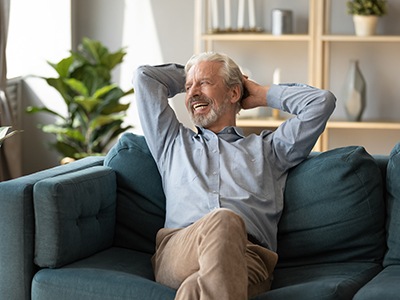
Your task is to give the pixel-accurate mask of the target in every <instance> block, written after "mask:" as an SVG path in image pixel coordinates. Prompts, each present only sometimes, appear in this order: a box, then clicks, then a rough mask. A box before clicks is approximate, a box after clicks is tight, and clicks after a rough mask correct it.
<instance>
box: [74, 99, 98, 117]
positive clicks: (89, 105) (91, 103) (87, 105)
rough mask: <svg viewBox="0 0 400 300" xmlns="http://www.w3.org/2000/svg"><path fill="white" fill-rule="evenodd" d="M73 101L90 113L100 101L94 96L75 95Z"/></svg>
mask: <svg viewBox="0 0 400 300" xmlns="http://www.w3.org/2000/svg"><path fill="white" fill-rule="evenodd" d="M75 102H76V103H78V104H79V105H80V106H82V107H83V108H84V109H85V111H86V112H87V113H91V112H92V111H93V110H94V109H95V108H96V107H97V106H98V105H99V103H100V99H98V98H94V97H83V96H76V97H75Z"/></svg>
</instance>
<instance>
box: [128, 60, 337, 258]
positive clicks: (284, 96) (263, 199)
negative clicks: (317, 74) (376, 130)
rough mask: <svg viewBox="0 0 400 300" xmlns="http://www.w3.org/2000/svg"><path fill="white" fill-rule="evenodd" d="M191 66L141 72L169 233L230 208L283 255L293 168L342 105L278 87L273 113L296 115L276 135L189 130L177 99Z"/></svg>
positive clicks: (138, 87)
mask: <svg viewBox="0 0 400 300" xmlns="http://www.w3.org/2000/svg"><path fill="white" fill-rule="evenodd" d="M184 87H185V74H184V70H183V66H181V65H175V64H168V65H162V66H142V67H139V68H138V70H137V71H136V73H135V77H134V88H135V95H136V101H137V106H138V110H139V116H140V121H141V125H142V129H143V132H144V135H145V138H146V141H147V143H148V146H149V148H150V151H151V153H152V155H153V157H154V159H155V161H156V163H157V166H158V169H159V171H160V174H161V177H162V182H163V188H164V192H165V195H166V201H167V204H166V221H165V227H167V228H182V227H186V226H188V225H190V224H192V223H194V222H195V221H197V220H198V219H200V218H201V217H203V216H204V215H206V214H207V213H209V212H211V211H212V210H214V209H217V208H220V207H223V208H228V209H231V210H232V211H234V212H236V213H238V214H239V215H241V216H242V217H243V219H244V221H245V224H246V228H247V231H248V233H249V234H251V235H252V236H254V237H255V238H256V239H257V240H258V241H259V242H261V244H262V245H264V246H265V247H267V248H269V249H271V250H273V251H276V247H277V241H276V237H277V225H278V222H279V218H280V216H281V213H282V209H283V194H284V188H285V183H286V177H287V173H288V170H289V169H290V168H292V167H293V166H295V165H297V164H298V163H300V162H301V161H302V160H304V159H305V158H306V157H307V156H308V154H309V153H310V151H311V150H312V148H313V146H314V144H315V142H316V141H317V139H318V137H319V135H320V134H321V133H322V132H323V130H324V128H325V125H326V122H327V120H328V119H329V117H330V115H331V113H332V112H333V110H334V107H335V101H336V99H335V97H334V96H333V94H332V93H330V92H329V91H325V90H319V89H316V88H313V87H310V86H308V85H301V84H291V85H272V86H271V88H270V90H269V92H268V94H267V97H266V98H267V99H266V101H267V103H268V105H269V106H270V107H273V108H277V109H280V110H283V111H285V112H289V113H291V114H293V115H294V117H292V118H290V119H288V120H287V121H285V122H284V123H283V124H282V125H281V126H279V128H278V129H276V130H275V131H270V130H265V131H263V132H262V133H261V134H260V135H256V134H251V135H249V136H247V137H245V136H243V134H242V131H241V130H240V128H237V127H226V128H224V129H223V130H222V131H221V132H219V133H218V134H215V133H213V132H212V131H210V130H207V129H204V128H198V132H197V133H196V132H194V131H193V130H191V129H189V128H187V127H185V126H183V125H182V124H181V123H180V122H179V121H178V119H177V118H176V116H175V113H174V111H173V109H172V108H171V107H170V106H169V98H172V97H173V96H175V95H176V94H178V93H181V92H184Z"/></svg>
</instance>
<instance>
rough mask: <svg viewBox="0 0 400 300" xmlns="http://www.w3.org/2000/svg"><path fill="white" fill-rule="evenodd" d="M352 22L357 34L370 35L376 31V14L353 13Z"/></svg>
mask: <svg viewBox="0 0 400 300" xmlns="http://www.w3.org/2000/svg"><path fill="white" fill-rule="evenodd" d="M353 22H354V29H355V31H356V35H357V36H370V35H374V34H375V33H376V26H377V24H378V16H360V15H353Z"/></svg>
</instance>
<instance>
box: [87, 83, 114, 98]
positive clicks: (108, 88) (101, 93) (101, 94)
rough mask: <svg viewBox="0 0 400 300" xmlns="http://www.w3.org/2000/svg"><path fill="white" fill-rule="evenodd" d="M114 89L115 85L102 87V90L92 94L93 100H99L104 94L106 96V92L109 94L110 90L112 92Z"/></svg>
mask: <svg viewBox="0 0 400 300" xmlns="http://www.w3.org/2000/svg"><path fill="white" fill-rule="evenodd" d="M115 88H117V85H116V84H110V85H106V86H103V87H102V88H100V89H98V90H97V91H96V92H95V93H94V94H93V97H94V98H101V97H102V96H104V95H105V94H107V93H108V92H110V91H111V90H113V89H115Z"/></svg>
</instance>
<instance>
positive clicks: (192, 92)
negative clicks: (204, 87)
mask: <svg viewBox="0 0 400 300" xmlns="http://www.w3.org/2000/svg"><path fill="white" fill-rule="evenodd" d="M200 94H201V89H200V85H198V84H194V85H192V86H191V87H190V89H189V95H188V96H189V97H195V96H199V95H200Z"/></svg>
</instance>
